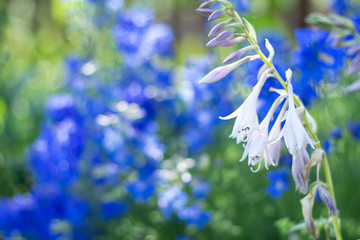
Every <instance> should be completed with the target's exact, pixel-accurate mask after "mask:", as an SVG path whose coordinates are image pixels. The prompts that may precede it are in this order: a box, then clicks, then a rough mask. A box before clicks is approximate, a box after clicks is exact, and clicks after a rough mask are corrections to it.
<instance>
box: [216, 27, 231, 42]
mask: <svg viewBox="0 0 360 240" xmlns="http://www.w3.org/2000/svg"><path fill="white" fill-rule="evenodd" d="M233 33H234V30H232V29H227V30H224V31H222V32H221V33H219V35H217V37H216V40H218V41H219V40H225V39H228V38H229V37H230V36H231V35H232V34H233Z"/></svg>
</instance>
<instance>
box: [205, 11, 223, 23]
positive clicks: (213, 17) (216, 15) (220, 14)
mask: <svg viewBox="0 0 360 240" xmlns="http://www.w3.org/2000/svg"><path fill="white" fill-rule="evenodd" d="M222 15H223V11H222V10H221V9H219V10H216V11H214V12H213V13H212V14H211V15H210V16H209V17H208V21H213V20H215V19H218V18H219V17H221V16H222Z"/></svg>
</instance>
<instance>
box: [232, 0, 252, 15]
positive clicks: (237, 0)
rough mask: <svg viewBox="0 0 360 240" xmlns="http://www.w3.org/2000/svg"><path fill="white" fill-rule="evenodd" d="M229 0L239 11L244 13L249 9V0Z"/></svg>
mask: <svg viewBox="0 0 360 240" xmlns="http://www.w3.org/2000/svg"><path fill="white" fill-rule="evenodd" d="M230 2H231V3H232V4H233V5H234V7H235V9H236V11H238V12H239V13H242V14H245V13H247V12H248V11H249V10H250V3H251V1H250V0H230Z"/></svg>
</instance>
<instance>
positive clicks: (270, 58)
mask: <svg viewBox="0 0 360 240" xmlns="http://www.w3.org/2000/svg"><path fill="white" fill-rule="evenodd" d="M265 47H266V49H267V50H268V51H269V58H268V59H269V61H270V62H272V60H273V58H274V55H275V51H274V48H273V46H272V45H271V44H270V42H269V40H268V39H267V38H266V39H265Z"/></svg>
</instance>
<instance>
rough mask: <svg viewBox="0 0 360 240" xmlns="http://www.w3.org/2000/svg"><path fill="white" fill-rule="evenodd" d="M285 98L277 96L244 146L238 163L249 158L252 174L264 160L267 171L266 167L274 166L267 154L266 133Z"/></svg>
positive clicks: (272, 160)
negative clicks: (255, 167) (254, 168)
mask: <svg viewBox="0 0 360 240" xmlns="http://www.w3.org/2000/svg"><path fill="white" fill-rule="evenodd" d="M284 97H285V96H279V97H278V98H277V99H276V100H275V101H274V103H273V105H272V106H271V108H270V110H269V111H268V113H267V114H266V117H265V118H264V119H263V121H262V122H261V123H260V125H259V126H258V127H256V128H255V129H254V130H253V131H251V133H250V134H249V140H248V143H247V144H246V147H245V150H244V154H243V157H242V158H241V160H240V161H243V160H244V159H245V158H246V157H247V156H248V157H249V161H248V165H249V166H250V167H251V170H252V171H253V172H257V171H258V170H259V169H260V167H261V162H262V160H264V165H265V168H266V169H268V165H269V164H271V165H275V163H274V159H273V158H272V156H271V155H270V154H269V145H270V143H269V141H268V138H269V137H268V132H269V123H270V120H271V119H272V117H273V115H274V112H275V110H276V109H277V107H278V106H279V105H280V103H281V102H282V100H283V99H284ZM256 165H257V166H258V167H257V169H256V170H253V167H254V166H256Z"/></svg>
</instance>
